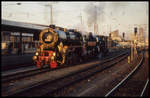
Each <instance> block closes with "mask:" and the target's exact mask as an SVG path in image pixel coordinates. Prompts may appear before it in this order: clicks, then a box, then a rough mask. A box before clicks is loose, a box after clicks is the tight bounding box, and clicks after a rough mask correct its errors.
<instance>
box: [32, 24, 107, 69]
mask: <svg viewBox="0 0 150 98" xmlns="http://www.w3.org/2000/svg"><path fill="white" fill-rule="evenodd" d="M40 43H41V45H40V47H39V48H38V49H37V51H36V53H35V56H33V60H34V62H35V63H36V66H37V67H38V68H42V67H43V66H45V65H48V66H50V68H57V67H59V66H63V65H64V64H74V63H76V62H82V60H83V59H86V57H92V56H93V57H94V56H97V55H98V54H100V53H102V54H106V53H107V52H108V47H107V37H105V36H93V35H92V33H90V34H89V36H83V35H82V34H81V32H79V31H77V30H75V29H65V28H61V27H56V26H55V25H50V26H49V28H47V29H44V30H42V32H41V33H40Z"/></svg>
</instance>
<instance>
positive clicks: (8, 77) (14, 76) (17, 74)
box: [2, 56, 117, 82]
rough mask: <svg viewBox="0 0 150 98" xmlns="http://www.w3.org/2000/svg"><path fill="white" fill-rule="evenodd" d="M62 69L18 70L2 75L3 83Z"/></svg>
mask: <svg viewBox="0 0 150 98" xmlns="http://www.w3.org/2000/svg"><path fill="white" fill-rule="evenodd" d="M116 57H117V56H116ZM114 58H115V57H114ZM112 59H113V58H112ZM107 60H108V61H109V60H111V59H110V58H107V57H106V58H105V59H103V61H104V62H105V61H107ZM34 66H35V65H34ZM65 67H69V66H63V68H65ZM60 68H62V67H59V68H56V69H49V67H45V68H43V69H38V68H36V67H34V68H25V69H26V70H25V69H23V70H22V69H18V70H19V71H17V70H15V71H13V72H12V73H11V72H10V73H6V74H5V73H4V74H3V73H2V82H10V81H12V80H18V79H21V78H25V77H28V76H33V75H36V74H40V73H44V72H47V71H52V70H57V69H60Z"/></svg>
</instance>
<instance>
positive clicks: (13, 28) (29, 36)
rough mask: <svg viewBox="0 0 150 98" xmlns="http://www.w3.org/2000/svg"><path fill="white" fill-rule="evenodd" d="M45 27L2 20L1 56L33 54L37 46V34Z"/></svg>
mask: <svg viewBox="0 0 150 98" xmlns="http://www.w3.org/2000/svg"><path fill="white" fill-rule="evenodd" d="M45 28H47V26H46V25H39V24H31V23H24V22H16V21H10V20H2V22H1V50H2V51H1V54H2V55H11V54H21V55H22V54H26V53H34V52H35V51H36V48H37V47H38V46H39V34H40V32H41V30H42V29H45Z"/></svg>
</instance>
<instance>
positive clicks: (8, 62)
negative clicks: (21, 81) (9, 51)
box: [1, 54, 34, 70]
mask: <svg viewBox="0 0 150 98" xmlns="http://www.w3.org/2000/svg"><path fill="white" fill-rule="evenodd" d="M33 55H34V54H23V55H5V56H1V68H2V70H6V69H11V68H13V67H14V68H16V67H19V66H25V64H33V61H32V57H33Z"/></svg>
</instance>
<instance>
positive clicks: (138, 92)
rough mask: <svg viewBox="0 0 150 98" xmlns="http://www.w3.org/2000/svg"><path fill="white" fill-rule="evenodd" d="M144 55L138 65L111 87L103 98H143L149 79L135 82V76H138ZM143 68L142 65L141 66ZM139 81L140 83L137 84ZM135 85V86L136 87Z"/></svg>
mask: <svg viewBox="0 0 150 98" xmlns="http://www.w3.org/2000/svg"><path fill="white" fill-rule="evenodd" d="M143 61H144V54H142V59H141V60H140V62H139V64H137V66H136V67H135V68H134V69H133V70H132V71H131V72H130V73H129V74H128V75H127V76H126V77H125V78H123V79H122V80H121V81H120V82H119V83H118V84H117V85H116V86H115V87H113V88H112V89H111V90H110V91H109V92H107V94H106V95H105V97H108V96H143V93H144V92H145V89H146V87H147V85H148V82H149V78H147V80H146V82H143V80H142V81H141V80H137V76H138V75H137V74H140V73H141V72H140V68H141V65H143ZM143 66H144V65H143ZM139 81H140V82H139ZM136 84H137V85H136Z"/></svg>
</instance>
